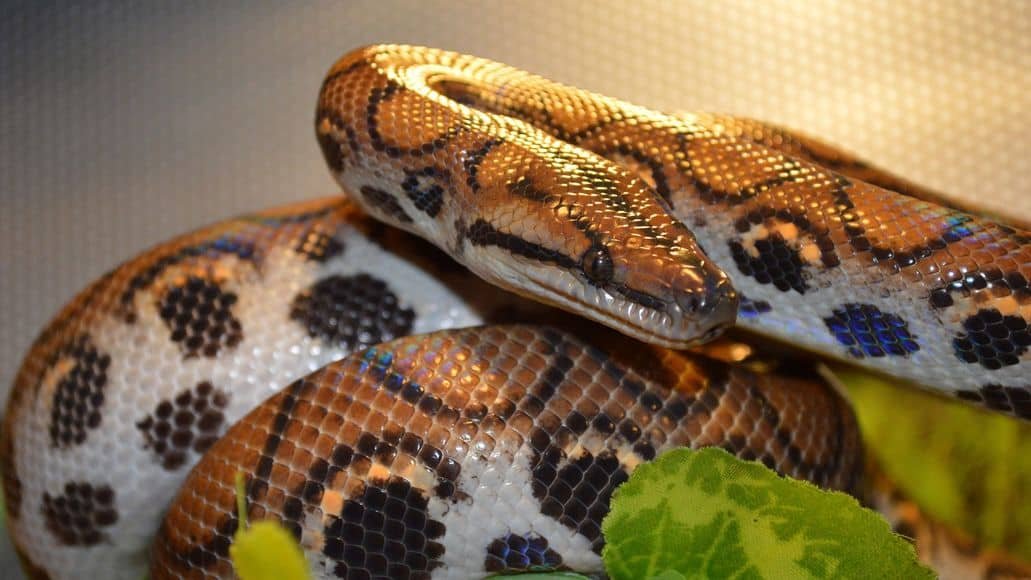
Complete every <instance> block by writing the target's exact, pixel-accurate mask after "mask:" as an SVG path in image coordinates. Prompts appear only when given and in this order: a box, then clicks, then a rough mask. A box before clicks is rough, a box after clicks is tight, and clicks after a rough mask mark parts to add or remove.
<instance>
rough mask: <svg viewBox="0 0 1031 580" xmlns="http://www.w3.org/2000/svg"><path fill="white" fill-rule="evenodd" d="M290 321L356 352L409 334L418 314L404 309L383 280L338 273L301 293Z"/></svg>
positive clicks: (294, 304)
mask: <svg viewBox="0 0 1031 580" xmlns="http://www.w3.org/2000/svg"><path fill="white" fill-rule="evenodd" d="M290 318H291V319H292V320H295V321H297V322H299V323H300V324H302V325H303V326H304V327H305V329H307V331H308V334H309V336H312V337H316V338H321V339H324V340H326V341H328V342H331V343H333V344H336V345H340V346H342V347H345V348H346V349H347V350H348V351H353V350H356V349H359V348H365V347H368V346H371V345H373V344H378V343H380V342H385V341H388V340H392V339H394V338H396V337H399V336H405V335H407V334H409V333H410V332H411V329H412V323H413V321H414V320H415V312H414V311H413V310H412V309H411V308H405V307H402V306H401V304H400V302H399V301H398V298H397V296H396V295H395V294H394V293H393V292H392V291H391V290H390V288H389V287H388V286H387V284H386V282H384V281H383V280H380V279H378V278H373V277H372V276H369V275H368V274H358V275H356V276H341V275H339V274H337V275H333V276H329V277H327V278H323V279H322V280H319V281H318V282H316V283H315V284H314V285H313V286H311V287H310V288H308V289H307V290H305V291H303V292H301V293H300V294H298V295H297V296H296V297H295V298H294V300H293V303H292V304H291V307H290Z"/></svg>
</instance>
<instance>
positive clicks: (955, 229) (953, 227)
mask: <svg viewBox="0 0 1031 580" xmlns="http://www.w3.org/2000/svg"><path fill="white" fill-rule="evenodd" d="M972 219H973V218H971V217H970V216H968V215H954V216H949V217H948V218H945V222H946V223H948V224H949V229H948V230H947V231H946V232H945V233H944V234H942V239H943V240H945V241H946V242H948V243H950V244H951V243H953V242H958V241H959V240H962V239H963V238H966V237H968V236H971V235H973V233H974V232H973V230H971V229H970V228H968V227H967V226H965V225H964V224H966V223H967V222H969V221H971V220H972Z"/></svg>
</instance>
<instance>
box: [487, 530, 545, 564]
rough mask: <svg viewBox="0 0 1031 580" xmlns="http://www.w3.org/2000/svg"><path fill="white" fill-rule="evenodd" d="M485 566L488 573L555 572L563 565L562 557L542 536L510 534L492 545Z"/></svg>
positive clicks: (488, 550)
mask: <svg viewBox="0 0 1031 580" xmlns="http://www.w3.org/2000/svg"><path fill="white" fill-rule="evenodd" d="M484 564H485V567H486V569H487V571H488V572H500V571H510V570H553V569H555V568H557V567H558V566H560V565H561V564H562V556H560V555H559V554H558V552H556V551H554V550H552V549H550V548H549V547H548V540H547V539H545V538H543V537H541V536H538V535H536V534H530V535H527V536H522V535H519V534H508V535H506V536H503V537H500V538H498V539H496V540H494V541H493V542H491V543H490V545H489V546H488V547H487V559H486V562H485V563H484Z"/></svg>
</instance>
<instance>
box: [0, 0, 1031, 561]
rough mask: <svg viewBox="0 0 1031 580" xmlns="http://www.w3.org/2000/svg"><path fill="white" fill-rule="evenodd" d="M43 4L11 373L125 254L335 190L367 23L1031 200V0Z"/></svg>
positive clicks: (17, 73) (8, 35) (7, 73)
mask: <svg viewBox="0 0 1031 580" xmlns="http://www.w3.org/2000/svg"><path fill="white" fill-rule="evenodd" d="M41 4H42V3H36V2H11V1H10V0H8V1H5V2H3V3H0V248H2V250H0V395H4V394H5V393H6V390H7V385H9V383H10V381H11V379H12V377H13V376H14V373H15V371H16V368H17V364H18V361H19V360H20V358H21V356H22V355H23V354H24V352H25V350H26V349H27V347H28V345H29V343H30V341H31V340H32V338H33V336H34V335H35V334H36V333H37V332H38V331H39V329H40V327H41V326H42V325H43V324H44V322H45V321H46V320H47V319H48V318H49V316H50V315H51V313H52V312H53V311H54V310H56V309H57V308H58V307H59V306H60V305H61V304H62V303H63V302H65V301H66V300H67V299H69V298H70V297H71V296H72V295H73V294H74V293H75V292H76V291H77V290H78V289H79V288H81V287H82V286H83V285H84V284H86V283H87V282H89V281H90V280H92V279H93V278H95V277H96V276H98V275H99V274H101V273H103V272H104V271H106V270H108V269H109V268H111V267H113V266H114V265H116V264H117V263H118V262H119V261H121V260H122V259H124V258H126V257H128V256H130V255H132V254H134V253H136V252H138V251H140V250H142V249H144V248H146V247H148V246H150V245H152V244H154V243H156V242H158V241H160V240H162V239H164V238H167V237H169V236H171V235H173V234H176V233H178V232H182V231H185V230H187V229H190V228H193V227H196V226H198V225H201V224H204V223H207V222H211V221H213V220H217V219H219V218H222V217H226V216H230V215H233V214H236V213H239V212H243V211H247V210H252V209H257V208H260V207H263V206H268V205H272V204H281V203H284V202H289V201H291V200H298V199H303V198H308V197H314V196H320V195H325V194H327V193H330V192H334V191H335V186H334V184H333V183H332V182H331V180H330V178H329V176H328V173H327V171H326V170H325V169H324V168H323V166H322V160H321V156H320V154H319V153H318V150H317V148H316V145H315V139H314V138H313V136H312V133H313V132H312V128H311V119H312V115H313V104H314V99H315V94H316V91H317V89H318V85H319V82H320V80H321V77H322V74H323V73H324V72H325V70H326V69H327V68H328V67H329V65H330V64H331V63H332V62H333V61H334V59H336V58H337V57H338V56H340V55H342V54H343V53H344V52H346V51H347V50H349V49H351V48H353V47H356V46H358V45H362V44H368V43H374V42H407V43H416V44H427V45H433V46H438V47H442V48H449V49H454V50H460V51H465V52H471V53H474V54H477V55H480V56H485V57H490V58H494V59H498V60H502V61H505V62H507V63H509V64H512V65H515V66H519V67H522V68H526V69H529V70H531V71H534V72H538V73H541V74H544V75H546V76H550V77H553V78H555V79H558V80H561V81H564V82H567V83H571V84H575V85H579V86H582V87H585V88H589V89H593V90H597V91H600V92H603V93H608V94H612V95H614V96H619V97H623V98H626V99H630V100H633V101H636V102H639V103H641V104H646V105H650V106H653V107H658V108H666V109H707V110H713V111H723V112H731V113H737V114H742V115H748V116H752V117H757V118H763V119H768V120H772V121H776V122H779V123H782V124H785V125H789V126H793V127H796V128H800V129H804V130H805V131H807V132H809V133H812V134H814V135H817V136H821V137H824V138H826V139H829V140H831V141H835V142H838V143H841V144H844V145H846V146H848V147H849V148H851V149H853V150H855V151H857V152H859V153H862V154H863V155H865V156H866V157H868V158H870V159H872V160H874V161H876V162H878V163H879V164H881V165H883V166H885V167H887V168H890V169H893V170H895V171H896V172H898V173H900V174H902V175H905V176H907V177H909V178H911V179H914V180H916V181H918V182H922V183H924V184H926V185H929V186H932V187H935V188H938V189H940V190H944V191H947V192H950V193H953V194H955V195H961V196H967V197H971V198H974V199H978V200H981V201H982V202H983V203H984V204H985V205H986V206H989V207H991V208H994V209H997V210H1000V211H1002V212H1004V213H1013V214H1017V215H1022V216H1023V217H1024V218H1025V219H1031V194H1029V192H1028V189H1029V184H1031V166H1029V162H1028V153H1029V145H1031V132H1029V131H1028V128H1029V121H1031V96H1029V95H1031V2H1025V1H1022V0H1012V1H1005V0H994V1H982V0H969V1H966V0H964V1H960V0H956V1H943V2H924V1H918V0H882V1H862V0H857V1H853V2H830V1H827V2H801V1H799V2H787V1H764V2H758V1H756V2H746V1H732V2H726V1H720V2H712V1H707V0H706V1H698V2H672V1H665V2H663V1H640V0H637V1H631V2H616V1H605V2H600V1H583V2H574V1H554V0H542V1H539V2H528V1H518V2H516V1H506V2H500V1H499V2H483V3H472V2H427V1H412V2H397V1H391V0H376V1H372V2H335V3H329V2H327V3H313V4H307V5H300V4H292V5H289V6H287V5H286V4H285V3H274V2H250V3H247V4H246V6H245V5H243V4H242V3H241V4H240V5H238V6H236V7H233V6H231V5H229V4H228V3H207V2H176V3H166V4H164V5H163V6H149V7H148V6H135V7H130V8H126V7H123V6H119V5H118V3H115V2H108V1H94V2H82V3H81V5H75V4H72V3H66V4H63V5H61V6H56V7H55V6H50V7H41ZM4 564H5V562H3V561H2V560H0V566H4ZM6 564H9V561H8V562H6ZM4 568H5V567H3V568H0V577H4V576H5V574H6V572H5V571H4ZM7 569H8V570H9V568H7Z"/></svg>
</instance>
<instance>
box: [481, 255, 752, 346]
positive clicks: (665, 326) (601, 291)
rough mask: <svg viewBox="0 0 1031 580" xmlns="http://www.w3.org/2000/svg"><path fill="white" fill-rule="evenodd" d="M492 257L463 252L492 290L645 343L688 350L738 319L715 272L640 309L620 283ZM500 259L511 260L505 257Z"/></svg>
mask: <svg viewBox="0 0 1031 580" xmlns="http://www.w3.org/2000/svg"><path fill="white" fill-rule="evenodd" d="M497 253H498V251H497V250H492V249H491V248H485V247H481V248H466V252H465V254H464V256H465V265H466V267H468V268H469V269H470V270H472V271H473V272H474V273H475V274H477V275H478V276H480V277H481V278H483V279H484V280H486V281H488V282H490V283H492V284H494V285H496V286H499V287H502V288H504V289H506V290H509V291H511V292H514V293H516V294H519V295H521V296H526V297H529V298H532V299H534V300H535V301H538V302H543V303H545V304H549V305H551V306H555V307H557V308H561V309H562V310H565V311H568V312H572V313H575V314H578V315H581V316H584V317H586V318H589V319H591V320H593V321H595V322H598V323H600V324H603V325H605V326H608V327H610V328H612V329H614V330H617V331H619V332H621V333H623V334H625V335H627V336H631V337H633V338H636V339H638V340H641V341H643V342H647V343H650V344H655V345H658V346H665V347H668V348H677V349H682V348H689V347H691V346H695V345H697V344H700V343H703V342H707V341H708V340H711V339H712V338H714V337H715V336H717V335H718V334H720V331H722V329H723V328H725V327H727V326H730V325H731V324H733V322H734V320H735V318H736V315H737V303H738V296H737V293H736V291H735V290H734V289H733V287H732V286H731V285H730V283H729V280H728V279H727V277H726V275H725V274H723V273H722V271H719V270H713V271H709V270H708V269H701V270H700V271H697V272H695V274H694V276H695V277H696V279H698V280H700V282H699V283H697V284H691V285H689V286H686V287H685V288H683V289H680V290H679V291H676V292H673V293H672V294H671V296H670V297H668V298H660V297H657V296H652V295H647V296H649V299H650V300H653V301H654V304H653V305H645V304H643V303H642V302H644V300H642V299H641V297H640V295H645V294H644V293H643V292H639V291H636V290H634V289H632V288H631V287H629V286H627V285H626V284H625V281H624V282H617V281H614V282H612V283H610V284H606V285H595V284H591V283H588V282H587V281H586V280H585V277H584V276H583V275H578V274H576V273H574V272H573V271H571V270H564V269H559V268H554V267H543V266H537V265H536V264H534V263H519V264H512V263H510V262H509V261H506V259H499V256H497V255H496V254H497ZM502 257H504V258H510V256H508V255H507V254H505V255H504V256H502ZM519 261H520V262H524V261H522V260H519ZM525 262H528V261H525ZM685 269H686V268H685ZM619 278H621V276H617V279H619ZM674 282H675V280H674ZM631 296H632V297H633V298H631Z"/></svg>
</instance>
